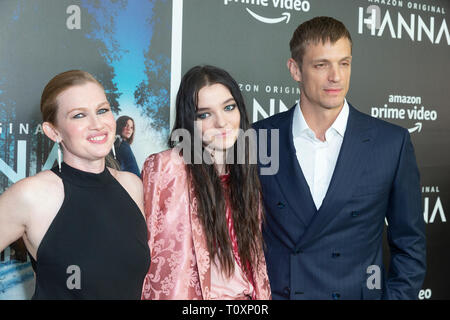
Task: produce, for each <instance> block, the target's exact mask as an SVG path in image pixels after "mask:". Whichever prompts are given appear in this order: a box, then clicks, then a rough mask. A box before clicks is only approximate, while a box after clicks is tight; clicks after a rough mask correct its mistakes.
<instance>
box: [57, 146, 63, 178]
mask: <svg viewBox="0 0 450 320" xmlns="http://www.w3.org/2000/svg"><path fill="white" fill-rule="evenodd" d="M59 142H60V141H59V140H56V144H57V145H58V167H59V172H61V158H62V154H61V147H60V146H59Z"/></svg>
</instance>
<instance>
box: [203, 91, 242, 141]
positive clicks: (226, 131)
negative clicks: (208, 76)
mask: <svg viewBox="0 0 450 320" xmlns="http://www.w3.org/2000/svg"><path fill="white" fill-rule="evenodd" d="M196 119H197V121H196V125H197V128H198V129H199V130H200V132H201V133H202V140H203V144H204V145H206V146H209V147H210V148H211V149H215V150H226V149H228V148H230V147H232V146H233V145H234V143H235V142H236V140H237V136H238V133H239V131H238V130H239V125H240V122H241V116H240V113H239V109H238V106H237V103H236V101H235V100H234V98H233V96H232V94H231V92H230V90H228V88H227V87H225V86H224V85H222V84H219V83H216V84H213V85H210V86H206V87H203V88H201V89H200V91H199V92H198V105H197V115H196Z"/></svg>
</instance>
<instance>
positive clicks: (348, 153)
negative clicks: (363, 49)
mask: <svg viewBox="0 0 450 320" xmlns="http://www.w3.org/2000/svg"><path fill="white" fill-rule="evenodd" d="M349 107H350V112H349V118H348V122H347V129H346V131H345V135H344V140H343V142H342V146H341V150H340V152H339V156H338V160H337V162H336V167H335V169H334V172H333V176H332V178H331V181H330V185H329V187H328V190H327V193H326V195H325V198H324V200H323V202H322V206H321V207H320V209H319V211H318V212H317V214H316V215H315V216H314V217H313V219H312V220H311V224H310V225H309V226H308V228H307V230H306V232H305V233H304V235H303V236H302V238H301V240H300V242H299V243H298V247H301V246H303V245H304V244H305V243H306V242H308V241H311V240H313V239H314V238H316V237H320V235H321V234H320V233H321V230H323V229H324V227H325V226H326V225H327V224H329V223H330V221H331V220H332V219H334V218H335V217H336V215H337V214H339V212H340V211H341V209H342V208H343V206H344V205H345V204H346V203H347V202H348V200H349V199H350V198H351V196H352V192H353V190H354V186H355V185H356V184H357V182H358V180H359V177H360V176H361V173H362V169H363V165H364V163H365V162H366V157H367V156H368V155H369V154H370V153H369V148H370V145H371V139H372V134H373V132H372V130H371V128H370V127H369V125H368V123H367V121H365V119H364V118H362V117H360V115H359V112H358V111H357V110H356V109H354V108H353V107H352V106H350V105H349Z"/></svg>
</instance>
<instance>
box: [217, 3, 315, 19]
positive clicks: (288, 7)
mask: <svg viewBox="0 0 450 320" xmlns="http://www.w3.org/2000/svg"><path fill="white" fill-rule="evenodd" d="M223 4H224V5H231V4H236V5H244V6H245V10H246V11H247V13H248V14H249V15H250V16H251V17H253V18H254V19H256V20H258V21H260V22H262V23H267V24H275V23H280V22H285V23H289V21H290V19H291V12H290V11H294V12H308V11H309V10H310V9H311V4H310V2H309V1H307V0H224V1H223ZM258 7H272V8H273V9H278V10H282V12H281V13H279V14H277V15H270V16H267V14H264V15H262V14H261V13H257V12H258Z"/></svg>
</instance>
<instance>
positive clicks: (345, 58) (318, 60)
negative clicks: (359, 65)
mask: <svg viewBox="0 0 450 320" xmlns="http://www.w3.org/2000/svg"><path fill="white" fill-rule="evenodd" d="M351 59H352V56H346V57H344V58H342V59H340V60H339V61H343V60H351ZM329 61H330V60H328V59H325V58H323V59H317V60H313V63H317V62H329Z"/></svg>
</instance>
